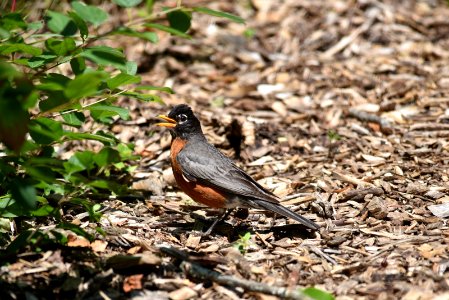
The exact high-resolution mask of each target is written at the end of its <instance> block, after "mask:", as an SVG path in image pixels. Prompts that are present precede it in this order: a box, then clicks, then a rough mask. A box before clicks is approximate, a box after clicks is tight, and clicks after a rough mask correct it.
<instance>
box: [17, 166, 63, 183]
mask: <svg viewBox="0 0 449 300" xmlns="http://www.w3.org/2000/svg"><path fill="white" fill-rule="evenodd" d="M25 170H26V173H27V174H28V175H30V176H31V177H32V178H33V179H36V180H40V181H44V182H46V183H53V182H55V180H56V173H55V172H53V170H52V169H51V168H48V167H41V166H30V165H26V166H25Z"/></svg>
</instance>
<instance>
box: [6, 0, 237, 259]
mask: <svg viewBox="0 0 449 300" xmlns="http://www.w3.org/2000/svg"><path fill="white" fill-rule="evenodd" d="M113 2H114V3H116V4H117V5H118V6H121V7H133V6H136V5H138V4H139V3H140V2H141V1H140V0H115V1H113ZM13 3H14V4H15V2H14V1H13ZM146 5H147V6H146V10H145V11H146V12H147V15H145V16H143V17H141V18H140V19H138V20H133V21H131V22H129V23H128V24H124V25H121V26H118V27H115V28H112V29H111V30H108V31H107V32H103V33H96V32H97V31H100V29H101V25H102V24H104V23H105V22H107V21H108V18H109V15H108V14H107V13H106V12H105V11H103V10H102V9H100V8H98V7H97V6H91V5H86V4H84V3H82V2H80V1H73V2H71V3H70V9H69V10H68V11H66V12H61V11H55V10H47V11H46V13H45V16H43V17H42V18H41V19H40V20H36V21H34V22H33V21H29V20H28V19H27V17H26V15H25V14H24V13H20V12H10V13H5V14H1V15H0V39H1V44H0V59H1V60H0V143H1V144H3V147H2V146H1V144H0V149H3V150H0V225H1V226H0V232H1V234H2V238H1V239H0V247H5V246H6V250H7V252H9V253H17V252H19V251H20V250H21V249H23V247H26V246H34V249H39V241H49V240H50V241H51V240H53V241H56V242H58V243H65V242H66V239H65V238H64V237H63V236H61V234H60V233H58V231H55V230H52V231H47V232H43V231H41V230H39V228H32V225H31V223H30V222H27V224H28V226H18V231H19V234H20V235H19V237H18V238H16V239H15V240H14V242H12V243H11V240H12V237H10V236H9V235H8V233H9V232H10V231H9V228H8V225H9V222H8V221H10V220H12V218H16V217H21V218H20V219H21V220H28V221H30V220H31V221H32V220H33V218H47V219H48V220H49V221H50V220H51V221H52V222H54V223H55V224H56V227H59V228H63V229H68V230H71V231H74V232H75V233H77V234H80V235H83V236H85V237H87V238H88V239H92V238H93V237H92V233H88V232H86V231H84V230H82V229H81V228H79V227H78V226H76V225H73V224H71V223H69V222H67V221H66V220H65V218H64V215H61V213H60V212H61V211H63V209H62V210H61V208H64V207H65V206H66V205H70V206H72V207H73V206H75V207H80V208H82V209H84V210H86V211H87V212H88V213H89V216H90V220H91V222H93V223H94V224H95V223H96V222H98V221H99V220H100V218H101V213H100V209H101V205H100V204H97V203H95V202H94V201H92V200H91V199H93V198H97V199H107V198H108V197H109V196H111V195H121V194H124V193H126V191H127V185H126V183H124V182H121V181H120V178H122V177H123V176H122V175H123V174H126V173H127V172H130V171H131V170H132V169H133V167H132V166H131V164H129V162H130V161H132V160H135V159H136V157H135V156H134V155H133V145H130V144H123V143H121V142H120V141H119V140H117V139H116V138H115V136H114V135H113V134H112V132H110V131H109V129H108V128H109V127H108V125H110V124H111V123H113V122H115V121H116V120H117V119H123V120H127V119H129V112H128V110H127V109H126V108H124V107H121V106H119V105H117V104H116V103H117V99H118V97H119V96H126V97H129V98H133V99H137V100H140V101H161V99H160V97H158V96H157V95H156V94H155V93H154V91H159V92H161V91H162V92H167V93H172V92H173V91H172V90H171V89H169V88H164V87H152V86H139V85H138V84H139V83H140V81H141V78H140V76H138V75H137V74H136V72H137V64H136V63H135V62H132V61H128V60H127V59H126V57H125V55H124V53H123V51H122V50H121V49H117V48H113V47H110V46H107V45H103V44H102V41H103V40H104V39H106V38H108V39H110V38H111V37H114V36H123V35H125V36H131V37H135V38H138V39H141V40H144V41H148V42H150V43H157V41H158V35H157V32H158V31H161V30H162V31H166V32H169V33H171V34H173V35H176V36H180V37H183V38H190V36H189V35H188V30H189V28H190V25H191V18H192V13H194V12H198V13H204V14H209V15H213V16H218V17H225V18H228V19H230V20H232V21H235V22H240V23H242V22H243V20H242V19H240V18H238V17H236V16H233V15H230V14H227V13H223V12H218V11H214V10H210V9H207V8H203V7H193V8H187V7H183V6H182V5H181V4H180V1H178V6H176V7H174V8H167V9H165V10H164V11H161V12H157V13H153V12H152V11H151V10H152V1H147V4H146ZM120 9H123V8H120ZM155 20H158V22H157V23H156V22H155ZM164 21H165V22H164ZM162 22H164V23H162ZM164 24H166V25H164ZM148 28H150V29H148ZM94 32H95V34H93V33H94ZM94 42H95V43H94ZM62 65H66V66H67V68H66V69H68V70H69V72H67V74H60V73H57V67H59V66H62ZM86 122H89V123H92V122H93V123H97V124H101V125H104V126H90V127H89V128H103V129H102V130H95V129H90V130H83V124H85V123H86ZM84 127H86V126H84ZM77 140H93V141H97V142H99V143H101V145H102V146H101V150H100V151H98V152H96V153H95V152H92V151H89V150H85V151H77V152H74V153H73V155H71V157H70V158H68V159H66V160H64V159H62V158H61V157H60V155H58V151H60V149H65V147H67V143H71V142H73V141H77ZM42 221H45V220H41V221H40V222H36V223H39V224H42ZM19 225H20V224H19ZM97 229H98V231H99V232H100V233H102V231H101V229H100V228H97Z"/></svg>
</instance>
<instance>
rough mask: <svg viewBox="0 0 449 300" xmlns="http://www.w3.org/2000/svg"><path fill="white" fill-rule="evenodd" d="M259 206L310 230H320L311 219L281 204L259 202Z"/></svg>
mask: <svg viewBox="0 0 449 300" xmlns="http://www.w3.org/2000/svg"><path fill="white" fill-rule="evenodd" d="M257 204H258V205H260V206H261V207H262V208H264V209H266V210H271V211H273V212H275V213H278V214H280V215H282V216H284V217H287V218H291V219H293V220H296V221H298V222H299V223H301V224H303V225H304V226H307V227H309V228H310V229H313V230H317V229H318V228H320V226H319V225H318V224H315V223H314V222H312V221H310V220H309V219H307V218H305V217H303V216H300V215H298V214H297V213H295V212H293V211H291V210H290V209H288V208H287V207H284V206H282V205H280V204H276V203H272V202H267V201H257Z"/></svg>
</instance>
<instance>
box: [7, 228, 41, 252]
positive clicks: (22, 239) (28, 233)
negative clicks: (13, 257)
mask: <svg viewBox="0 0 449 300" xmlns="http://www.w3.org/2000/svg"><path fill="white" fill-rule="evenodd" d="M35 234H36V231H34V230H25V231H23V232H22V233H20V234H19V235H18V236H17V237H16V238H15V239H14V241H12V242H11V244H9V245H8V247H7V248H6V252H7V253H14V254H17V253H18V252H19V250H20V249H23V248H25V247H27V246H28V245H29V243H30V239H31V237H32V236H33V235H35Z"/></svg>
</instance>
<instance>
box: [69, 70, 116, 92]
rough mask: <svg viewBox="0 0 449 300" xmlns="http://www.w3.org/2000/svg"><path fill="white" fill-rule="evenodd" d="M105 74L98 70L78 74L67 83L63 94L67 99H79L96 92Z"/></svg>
mask: <svg viewBox="0 0 449 300" xmlns="http://www.w3.org/2000/svg"><path fill="white" fill-rule="evenodd" d="M107 76H108V74H107V73H105V72H99V71H97V72H91V73H85V74H81V75H78V76H76V77H75V79H73V80H72V81H70V82H69V83H68V84H67V89H66V90H65V91H64V94H65V95H66V96H67V98H69V99H81V98H83V97H87V96H92V95H94V94H96V93H97V92H98V88H99V86H100V83H101V82H102V81H103V79H105V78H106V77H107Z"/></svg>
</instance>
